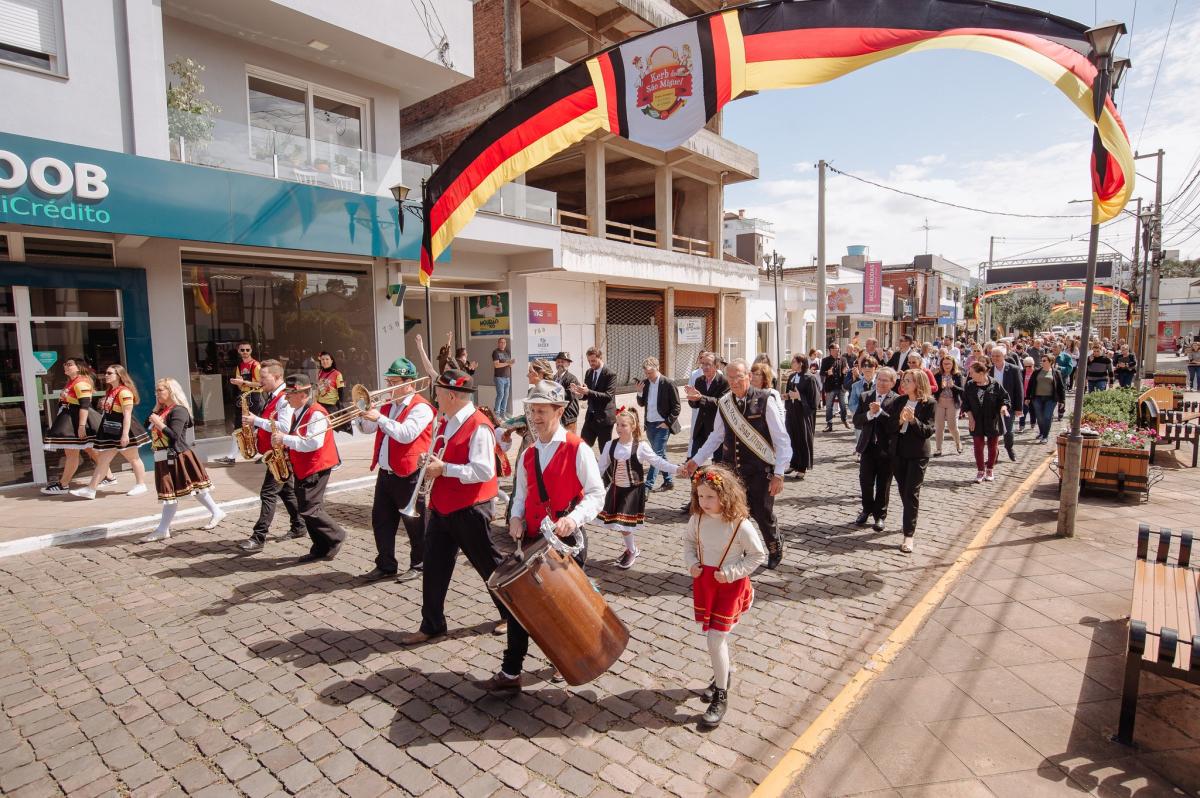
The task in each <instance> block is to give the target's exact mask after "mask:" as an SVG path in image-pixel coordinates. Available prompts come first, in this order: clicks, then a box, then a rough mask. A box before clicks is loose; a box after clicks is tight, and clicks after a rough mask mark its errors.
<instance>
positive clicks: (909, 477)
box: [896, 457, 929, 535]
mask: <svg viewBox="0 0 1200 798" xmlns="http://www.w3.org/2000/svg"><path fill="white" fill-rule="evenodd" d="M927 465H929V458H928V457H897V458H896V487H897V488H899V489H900V501H901V502H903V503H904V520H903V522H902V526H901V529H902V530H903V531H904V534H905V535H915V534H916V532H917V513H918V512H919V511H920V509H921V484H922V483H923V482H924V481H925V467H926V466H927Z"/></svg>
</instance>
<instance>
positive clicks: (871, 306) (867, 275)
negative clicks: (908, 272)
mask: <svg viewBox="0 0 1200 798" xmlns="http://www.w3.org/2000/svg"><path fill="white" fill-rule="evenodd" d="M882 303H883V261H881V260H869V261H867V263H866V269H865V271H863V313H879V312H880V308H881V306H882Z"/></svg>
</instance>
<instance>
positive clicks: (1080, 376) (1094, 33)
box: [1058, 21, 1129, 537]
mask: <svg viewBox="0 0 1200 798" xmlns="http://www.w3.org/2000/svg"><path fill="white" fill-rule="evenodd" d="M1124 33H1125V25H1124V23H1121V22H1112V21H1109V22H1104V23H1102V24H1100V25H1097V26H1096V27H1094V28H1092V29H1090V30H1088V31H1087V33H1086V34H1085V35H1086V36H1087V40H1088V43H1089V44H1091V46H1092V56H1091V57H1092V61H1093V62H1094V63H1095V65H1096V79H1095V81H1094V82H1093V83H1092V103H1093V105H1092V111H1093V117H1094V119H1095V120H1096V122H1097V124H1096V126H1095V127H1094V128H1093V130H1092V152H1093V158H1095V160H1096V163H1097V165H1098V166H1099V165H1100V164H1103V163H1105V157H1106V151H1105V149H1104V143H1103V142H1102V141H1101V140H1100V126H1099V124H1098V123H1099V120H1100V117H1101V115H1102V114H1103V112H1104V102H1105V100H1106V99H1108V95H1109V91H1110V89H1111V87H1112V86H1113V72H1114V64H1113V57H1112V56H1113V48H1114V47H1115V46H1116V44H1117V39H1119V38H1120V37H1121V35H1122V34H1124ZM1123 60H1124V59H1123ZM1128 66H1129V64H1128V63H1125V64H1122V65H1121V66H1120V67H1119V68H1118V73H1119V74H1118V75H1117V77H1118V78H1120V77H1121V76H1123V75H1124V73H1125V70H1126V69H1127V68H1128ZM1092 202H1093V212H1092V227H1091V231H1090V234H1089V236H1088V260H1087V283H1086V284H1085V286H1084V291H1083V321H1082V325H1081V328H1080V331H1079V338H1080V342H1081V343H1080V346H1081V347H1086V346H1089V344H1090V342H1091V335H1092V331H1091V326H1092V301H1093V299H1094V298H1095V295H1096V251H1097V250H1098V249H1099V244H1100V225H1099V224H1098V223H1097V222H1096V215H1095V209H1094V203H1095V198H1094V197H1093V199H1092ZM1079 357H1080V359H1084V360H1086V357H1087V354H1086V352H1085V351H1081V352H1080V353H1079ZM1075 376H1076V379H1075V406H1074V408H1073V412H1072V414H1071V434H1070V436H1069V437H1068V438H1067V445H1066V451H1065V452H1064V457H1063V462H1062V463H1061V464H1060V465H1061V466H1062V487H1061V492H1060V493H1059V503H1058V534H1059V535H1060V536H1062V537H1074V535H1075V512H1076V510H1077V509H1078V508H1079V468H1080V460H1081V459H1082V456H1083V434H1082V433H1081V432H1080V427H1081V426H1082V424H1083V394H1084V392H1085V391H1086V390H1087V368H1085V365H1084V364H1081V365H1080V367H1079V368H1078V369H1076V375H1075Z"/></svg>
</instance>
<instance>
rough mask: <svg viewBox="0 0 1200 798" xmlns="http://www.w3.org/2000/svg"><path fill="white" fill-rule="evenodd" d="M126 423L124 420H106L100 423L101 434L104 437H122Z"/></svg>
mask: <svg viewBox="0 0 1200 798" xmlns="http://www.w3.org/2000/svg"><path fill="white" fill-rule="evenodd" d="M124 427H125V422H124V420H123V419H115V418H105V419H102V420H101V421H100V432H102V433H104V435H106V436H109V435H111V436H112V437H114V438H120V437H121V430H122V429H124Z"/></svg>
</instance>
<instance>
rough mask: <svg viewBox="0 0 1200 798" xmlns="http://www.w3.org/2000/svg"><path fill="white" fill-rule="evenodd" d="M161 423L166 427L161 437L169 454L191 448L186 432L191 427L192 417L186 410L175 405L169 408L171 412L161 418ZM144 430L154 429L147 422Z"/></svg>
mask: <svg viewBox="0 0 1200 798" xmlns="http://www.w3.org/2000/svg"><path fill="white" fill-rule="evenodd" d="M163 423H165V424H166V425H167V426H166V427H164V428H163V431H162V434H163V437H164V438H166V440H167V450H168V451H170V452H171V454H179V453H180V452H187V451H190V450H191V448H192V446H191V444H190V443H188V437H189V436H188V432H187V431H188V429H189V428H190V427H191V426H192V415H191V413H189V412H188V411H187V408H185V407H181V406H180V405H175V406H174V407H172V408H171V412H169V413H167V415H166V417H165V418H163ZM146 429H148V430H153V429H154V427H153V426H151V424H150V421H149V420H147V421H146Z"/></svg>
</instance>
